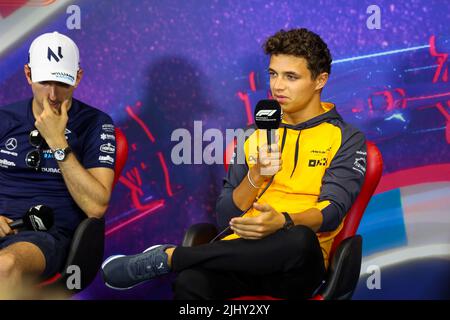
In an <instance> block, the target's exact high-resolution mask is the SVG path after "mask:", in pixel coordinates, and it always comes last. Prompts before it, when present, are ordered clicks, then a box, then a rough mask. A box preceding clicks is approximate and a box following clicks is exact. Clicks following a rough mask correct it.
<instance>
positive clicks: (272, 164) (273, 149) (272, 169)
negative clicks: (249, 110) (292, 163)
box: [252, 100, 282, 178]
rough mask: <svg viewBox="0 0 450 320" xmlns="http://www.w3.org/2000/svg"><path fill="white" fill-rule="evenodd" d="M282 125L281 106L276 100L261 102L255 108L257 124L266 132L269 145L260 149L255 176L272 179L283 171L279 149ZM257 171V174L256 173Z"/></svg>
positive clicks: (261, 130) (264, 145)
mask: <svg viewBox="0 0 450 320" xmlns="http://www.w3.org/2000/svg"><path fill="white" fill-rule="evenodd" d="M280 123H281V106H280V104H279V103H278V101H276V100H261V101H259V102H258V104H257V105H256V107H255V124H256V126H257V128H258V129H259V130H260V132H264V131H265V132H266V137H267V144H263V145H261V146H260V147H258V159H257V161H256V165H255V166H254V167H253V168H254V169H253V172H252V173H253V176H255V177H258V174H259V175H260V176H262V177H263V178H270V177H271V176H273V175H275V174H276V173H277V172H278V171H280V170H281V165H282V160H281V151H280V149H279V147H278V142H279V134H278V128H279V126H280ZM255 171H256V172H255Z"/></svg>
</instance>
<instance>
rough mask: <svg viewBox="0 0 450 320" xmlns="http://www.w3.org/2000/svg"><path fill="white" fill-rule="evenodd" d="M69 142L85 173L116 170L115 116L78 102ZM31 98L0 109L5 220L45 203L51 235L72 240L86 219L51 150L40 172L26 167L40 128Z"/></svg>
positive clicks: (0, 207) (0, 205)
mask: <svg viewBox="0 0 450 320" xmlns="http://www.w3.org/2000/svg"><path fill="white" fill-rule="evenodd" d="M68 115H69V121H68V123H67V127H66V132H65V135H66V139H67V141H68V143H69V145H70V147H71V148H72V150H73V152H74V154H75V156H76V157H77V158H78V160H79V162H80V163H81V164H82V165H83V167H84V168H86V169H89V168H97V167H105V168H111V169H114V161H115V149H116V147H115V146H116V144H115V134H114V124H113V122H112V119H111V117H109V116H108V115H107V114H105V113H104V112H102V111H100V110H98V109H95V108H93V107H91V106H88V105H86V104H85V103H83V102H81V101H78V100H76V99H73V100H72V106H71V108H70V110H69V112H68ZM34 122H35V119H34V116H33V112H32V99H29V100H26V101H21V102H17V103H14V104H11V105H7V106H4V107H0V215H3V216H6V217H8V218H10V219H13V220H16V219H20V218H22V216H23V215H24V214H25V212H26V211H27V210H28V209H29V208H30V207H32V206H34V205H38V204H43V205H47V206H49V207H50V208H52V209H53V211H54V215H55V217H54V218H55V222H54V227H53V228H52V230H51V231H58V232H63V233H64V234H66V235H68V236H71V235H72V234H73V231H74V230H75V228H76V227H77V226H78V224H79V223H80V222H81V220H82V219H84V218H86V215H85V213H84V212H83V211H82V210H81V209H80V208H79V207H78V206H77V204H76V203H75V201H74V200H73V199H72V197H71V196H70V193H69V191H68V189H67V187H66V185H65V183H64V180H63V177H62V175H61V172H60V170H59V167H58V163H57V161H56V160H55V159H54V157H53V154H52V152H51V150H49V149H48V147H47V149H44V150H42V151H41V163H40V166H39V168H38V169H34V168H29V167H28V166H27V164H26V162H25V158H26V155H27V153H28V152H29V151H31V150H34V149H36V148H35V147H33V146H32V145H31V144H30V142H29V134H30V132H31V131H32V130H34V129H35V126H34Z"/></svg>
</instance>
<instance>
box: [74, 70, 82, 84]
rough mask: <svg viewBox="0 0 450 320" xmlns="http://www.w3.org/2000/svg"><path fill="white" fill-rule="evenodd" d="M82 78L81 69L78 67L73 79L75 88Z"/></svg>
mask: <svg viewBox="0 0 450 320" xmlns="http://www.w3.org/2000/svg"><path fill="white" fill-rule="evenodd" d="M82 78H83V69H81V68H80V69H78V72H77V81H75V85H74V87H75V88H76V87H78V85H79V84H80V81H81V79H82Z"/></svg>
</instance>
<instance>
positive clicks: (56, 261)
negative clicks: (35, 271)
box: [0, 231, 71, 279]
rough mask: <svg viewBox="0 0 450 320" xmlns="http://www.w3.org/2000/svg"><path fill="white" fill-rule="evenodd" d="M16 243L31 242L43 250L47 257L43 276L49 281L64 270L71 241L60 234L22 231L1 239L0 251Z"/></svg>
mask: <svg viewBox="0 0 450 320" xmlns="http://www.w3.org/2000/svg"><path fill="white" fill-rule="evenodd" d="M16 242H30V243H32V244H34V245H36V246H37V247H38V248H39V249H41V251H42V253H43V254H44V257H45V270H44V272H43V273H42V275H41V276H42V278H44V279H47V278H50V277H51V276H53V275H54V274H56V273H58V272H60V271H61V270H62V269H63V268H64V265H65V262H66V258H67V255H68V253H69V248H70V242H71V239H70V238H68V237H66V236H64V235H62V234H60V233H49V232H42V231H21V232H19V233H17V234H13V235H8V236H6V237H3V238H0V249H3V248H6V247H8V246H10V245H12V244H13V243H16Z"/></svg>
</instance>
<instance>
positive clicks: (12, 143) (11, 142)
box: [5, 138, 17, 151]
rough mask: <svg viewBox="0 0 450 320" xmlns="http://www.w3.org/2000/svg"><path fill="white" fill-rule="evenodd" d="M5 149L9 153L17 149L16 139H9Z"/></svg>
mask: <svg viewBox="0 0 450 320" xmlns="http://www.w3.org/2000/svg"><path fill="white" fill-rule="evenodd" d="M5 147H6V149H8V150H9V151H11V150H14V149H15V148H17V139H16V138H9V139H8V140H7V141H6V143H5Z"/></svg>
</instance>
